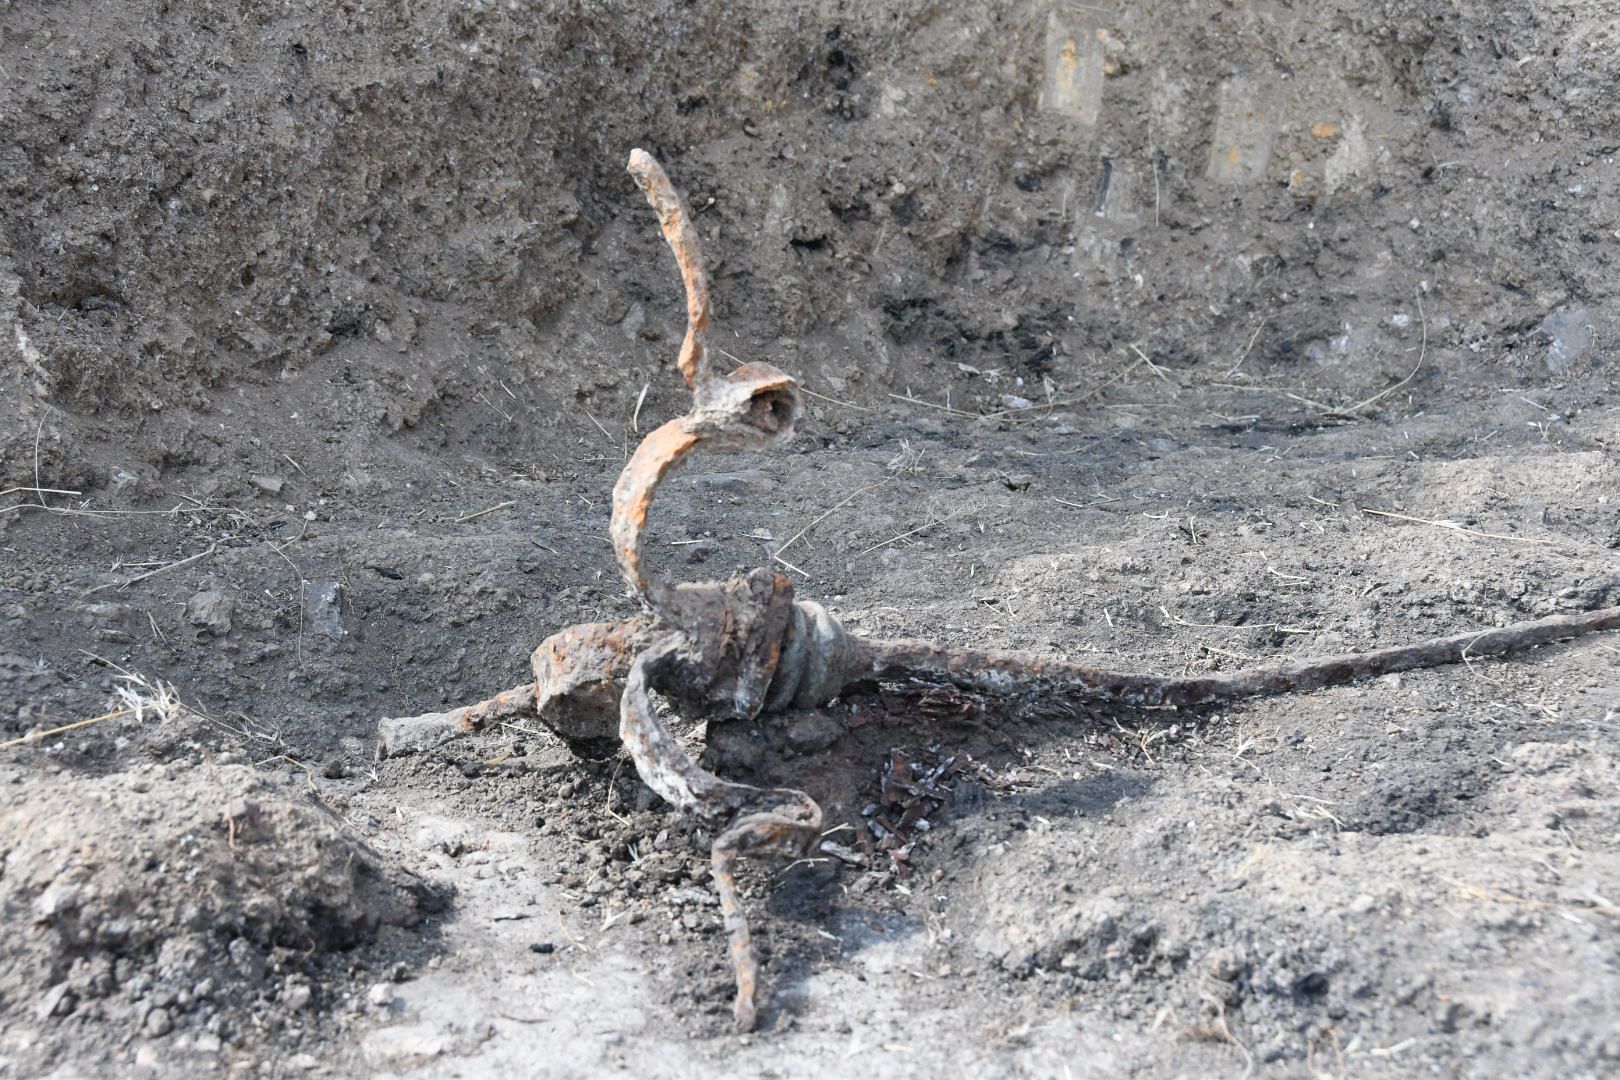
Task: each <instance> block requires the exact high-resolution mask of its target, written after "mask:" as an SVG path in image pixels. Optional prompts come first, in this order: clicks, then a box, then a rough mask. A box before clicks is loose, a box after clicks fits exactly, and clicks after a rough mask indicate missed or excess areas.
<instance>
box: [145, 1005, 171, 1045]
mask: <svg viewBox="0 0 1620 1080" xmlns="http://www.w3.org/2000/svg"><path fill="white" fill-rule="evenodd" d="M145 1028H146V1033H147V1034H148V1035H150V1036H152V1037H153V1038H160V1037H161V1036H164V1035H167V1034H168V1033H169V1032H171V1031H173V1030H174V1017H172V1016H170V1015H169V1010H168V1009H153V1010H152V1011H151V1012H149V1013H147V1014H146V1024H145Z"/></svg>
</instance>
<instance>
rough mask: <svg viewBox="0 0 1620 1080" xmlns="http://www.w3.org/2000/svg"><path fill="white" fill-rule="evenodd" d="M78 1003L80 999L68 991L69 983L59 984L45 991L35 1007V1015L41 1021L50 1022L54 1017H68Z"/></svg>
mask: <svg viewBox="0 0 1620 1080" xmlns="http://www.w3.org/2000/svg"><path fill="white" fill-rule="evenodd" d="M78 1003H79V999H78V997H77V996H76V995H75V994H74V993H73V991H72V990H70V989H68V984H67V983H65V982H63V983H57V984H56V985H55V986H53V987H51V988H50V989H49V990H47V991H45V993H44V994H43V995H42V996H41V997H40V999H39V1001H38V1002H37V1003H36V1004H35V1005H34V1015H35V1016H37V1017H39V1019H41V1020H49V1019H50V1018H51V1017H53V1016H66V1015H68V1014H69V1013H71V1012H72V1011H73V1008H74V1006H75V1005H77V1004H78Z"/></svg>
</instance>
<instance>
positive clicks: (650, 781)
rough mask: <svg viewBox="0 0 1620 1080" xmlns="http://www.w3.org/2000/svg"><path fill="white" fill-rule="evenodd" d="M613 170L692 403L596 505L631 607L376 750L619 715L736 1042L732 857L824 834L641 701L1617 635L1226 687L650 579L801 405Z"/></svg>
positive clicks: (1031, 690) (742, 1018) (660, 181)
mask: <svg viewBox="0 0 1620 1080" xmlns="http://www.w3.org/2000/svg"><path fill="white" fill-rule="evenodd" d="M629 170H630V172H631V174H632V175H633V176H634V177H635V179H636V180H637V182H638V183H639V184H640V185H641V187H642V189H643V190H644V191H645V193H646V195H647V199H648V202H649V203H650V204H651V205H652V207H653V209H654V210H655V211H656V212H657V213H658V216H659V224H660V227H661V228H662V230H663V234H664V238H665V240H666V241H667V242H668V243H669V246H670V248H671V250H672V251H673V252H674V254H675V258H676V262H677V263H678V264H679V266H680V270H681V277H682V280H683V282H684V285H685V290H686V297H687V317H688V325H687V331H686V337H685V340H684V342H683V344H682V346H681V351H680V356H679V361H678V366H679V370H680V372H681V377H682V378H683V379H684V380H685V382H686V385H687V386H688V387H689V388H690V389H691V391H692V398H693V402H692V408H691V410H690V411H689V412H688V413H686V414H685V415H684V416H681V417H678V418H676V419H674V420H671V421H669V422H668V423H666V424H664V425H663V426H662V427H660V428H658V429H657V430H655V431H653V432H652V433H651V434H649V435H648V436H647V437H646V438H645V439H643V440H642V442H641V444H640V446H639V447H638V448H637V449H636V452H635V454H634V455H633V456H632V458H631V459H630V462H629V463H628V465H626V467H625V469H624V471H623V472H622V474H621V475H620V477H619V481H618V484H617V485H616V487H615V489H614V493H613V518H612V538H613V544H614V552H615V556H616V558H617V561H618V566H619V570H620V573H621V575H622V576H623V577H624V579H625V581H626V582H627V583H628V584H629V586H630V588H631V590H632V591H633V592H634V593H635V594H636V596H637V597H639V599H640V600H641V602H642V605H643V606H644V607H645V609H646V613H645V614H644V615H642V616H640V617H638V618H636V619H633V620H626V621H623V622H618V623H592V624H584V625H579V626H573V627H569V628H568V629H565V630H563V631H561V632H559V633H557V634H554V635H553V636H552V637H550V638H549V639H547V640H546V641H545V642H544V643H542V644H541V646H540V647H539V648H538V649H536V650H535V653H534V656H533V665H534V672H535V681H534V682H533V683H530V684H525V685H523V686H520V687H516V688H513V689H511V690H508V691H506V692H504V693H502V694H500V695H497V696H496V697H494V698H491V699H489V700H487V701H484V702H480V703H479V704H476V705H472V706H468V707H465V708H461V709H456V710H452V711H450V712H445V713H432V714H427V715H423V716H414V717H404V718H390V719H385V720H383V721H382V722H381V724H380V725H379V747H378V752H379V755H380V756H384V757H387V756H393V755H397V754H401V753H408V752H411V751H415V750H422V749H426V748H429V747H431V746H433V745H436V744H437V743H439V742H442V741H443V740H444V739H446V738H449V737H452V736H454V735H457V734H461V733H465V732H474V731H479V730H482V729H484V728H485V727H487V726H489V725H491V724H493V723H495V722H498V721H500V720H503V719H508V718H512V717H516V716H531V715H538V717H539V718H540V720H541V721H542V722H543V723H545V724H546V725H547V726H548V727H549V728H550V729H551V730H552V731H553V732H555V733H556V734H558V735H559V736H561V737H562V738H563V739H564V740H565V741H567V742H568V743H569V744H570V745H571V746H575V747H577V748H585V747H589V746H590V745H591V744H595V743H601V742H604V741H609V740H611V739H613V738H614V737H615V732H614V730H613V727H612V723H611V720H610V719H609V718H610V717H611V716H612V714H613V708H614V703H615V702H617V707H618V716H619V725H618V729H617V732H616V736H617V738H618V739H619V740H620V741H622V742H623V744H624V746H625V748H626V749H627V750H628V751H629V753H630V756H631V758H632V760H633V761H634V762H635V765H636V769H637V771H638V773H639V774H640V776H641V778H642V780H643V781H644V782H645V783H646V784H647V786H648V787H650V788H651V789H652V790H653V791H655V792H657V793H658V794H659V795H661V796H662V797H664V798H665V799H666V800H668V801H669V802H670V803H672V804H674V805H675V806H677V807H679V808H680V809H682V810H684V811H686V812H688V813H691V814H694V815H696V816H697V817H699V818H701V819H702V820H703V821H704V822H706V823H707V824H710V825H712V826H713V827H715V828H716V829H717V835H716V838H715V840H714V843H713V847H712V860H713V874H714V880H715V885H716V888H717V891H718V893H719V897H720V905H721V911H722V915H723V917H724V921H725V926H726V931H727V934H728V936H729V938H730V958H731V965H732V969H733V971H734V974H735V977H736V984H737V994H736V1000H735V1003H734V1006H733V1017H734V1019H735V1022H736V1026H737V1028H738V1029H739V1030H742V1031H747V1030H750V1029H752V1028H753V1027H754V1025H755V1022H756V1020H757V1016H758V1001H757V997H758V992H757V983H758V972H757V965H756V962H755V958H754V954H753V948H752V944H751V940H750V936H749V928H748V922H747V920H746V918H745V917H744V915H743V912H742V908H741V905H740V902H739V899H738V895H737V889H736V884H735V880H734V875H733V872H734V866H735V863H736V859H737V857H738V856H740V855H744V854H749V855H775V856H781V857H785V858H797V857H802V856H804V855H805V854H807V853H808V852H809V851H810V850H811V849H812V848H813V847H814V846H815V844H816V842H817V840H818V838H819V837H820V835H821V826H822V812H821V808H820V806H819V805H818V804H817V803H816V802H815V800H813V799H811V798H810V796H808V795H807V794H805V793H804V792H802V791H798V790H795V789H791V788H760V787H754V786H750V785H747V784H740V783H735V782H731V781H726V780H722V779H720V778H719V777H716V776H714V775H712V774H711V773H709V772H707V771H705V770H704V769H703V768H701V767H699V766H698V765H697V764H696V763H695V762H693V761H692V760H691V759H690V758H688V757H687V756H686V754H685V753H684V752H683V751H682V749H681V748H680V745H679V744H678V743H677V742H676V741H675V739H674V738H673V736H672V735H671V734H670V733H669V731H668V730H667V729H666V728H665V726H664V724H663V723H662V721H661V720H660V719H659V717H658V714H657V713H656V712H655V710H654V708H653V705H652V700H651V694H652V693H653V692H657V693H659V694H661V695H663V696H664V697H666V698H668V699H669V700H670V701H671V702H672V703H673V704H674V705H675V706H676V708H677V710H678V711H679V712H680V713H681V714H682V715H684V716H686V717H688V718H693V719H696V718H703V719H711V720H736V719H752V718H755V717H758V716H761V715H765V714H773V713H781V712H785V711H787V710H789V709H807V708H814V707H817V706H820V705H825V704H826V703H828V702H830V701H832V700H834V699H835V698H839V697H841V696H844V695H847V694H850V693H852V692H855V691H857V690H858V689H861V688H863V687H871V686H874V685H876V684H877V683H879V682H882V681H886V682H912V683H922V684H928V685H938V684H940V683H945V684H949V685H953V686H956V687H960V688H963V689H968V690H972V691H975V692H978V693H983V694H987V695H991V696H994V697H997V698H1000V699H1004V700H1007V699H1011V700H1022V701H1033V700H1036V699H1042V698H1061V699H1066V700H1069V701H1076V702H1092V703H1117V704H1121V705H1129V706H1138V707H1141V706H1146V707H1165V706H1168V707H1174V708H1176V709H1196V708H1199V707H1202V706H1207V705H1211V704H1216V703H1220V702H1226V701H1231V700H1234V699H1238V698H1244V697H1254V696H1260V695H1269V694H1285V693H1298V692H1306V691H1311V690H1316V689H1320V688H1322V687H1326V686H1330V685H1334V684H1339V683H1345V682H1350V681H1354V680H1358V679H1365V678H1369V677H1371V676H1375V675H1383V674H1389V673H1392V672H1399V671H1408V670H1411V669H1414V668H1423V667H1433V666H1437V665H1441V664H1450V663H1456V662H1458V661H1464V660H1469V659H1473V658H1478V657H1485V656H1496V655H1501V654H1504V653H1509V652H1513V651H1516V650H1520V649H1526V648H1530V647H1532V646H1535V645H1540V644H1544V643H1547V642H1550V641H1556V640H1559V639H1563V638H1569V637H1575V636H1578V635H1581V634H1586V633H1591V632H1594V631H1599V630H1608V629H1614V628H1617V627H1620V607H1608V608H1600V609H1596V610H1591V611H1587V612H1582V613H1576V614H1565V615H1555V616H1550V617H1548V618H1543V619H1538V620H1534V621H1529V622H1521V623H1515V624H1513V625H1510V626H1507V627H1502V628H1498V629H1493V630H1487V631H1482V632H1471V633H1462V634H1456V635H1453V636H1449V637H1439V638H1432V639H1429V640H1425V641H1420V642H1418V643H1416V644H1412V645H1404V646H1395V647H1390V648H1385V649H1378V650H1374V651H1371V652H1366V653H1351V654H1342V655H1337V656H1328V657H1323V658H1320V659H1316V660H1308V661H1303V662H1299V663H1294V664H1288V665H1282V666H1277V667H1270V668H1250V669H1245V670H1242V671H1238V672H1234V673H1231V674H1226V675H1213V676H1207V677H1167V676H1157V675H1143V674H1132V673H1126V672H1116V671H1110V670H1106V669H1101V668H1093V667H1087V666H1083V665H1079V664H1075V663H1072V662H1069V661H1066V660H1061V659H1055V658H1050V657H1044V656H1039V655H1035V654H1031V653H1019V652H1004V651H987V650H975V649H966V648H958V647H954V646H949V645H939V644H935V643H931V642H924V641H909V640H887V641H886V640H876V639H862V638H855V637H852V636H851V635H849V634H848V633H847V632H846V631H845V630H844V628H843V627H842V626H841V625H840V623H839V622H838V620H837V619H835V618H834V617H833V616H832V615H831V614H830V613H829V612H828V611H827V610H826V609H825V608H824V607H822V606H821V605H820V604H817V603H815V602H813V601H806V600H795V599H794V597H793V586H792V583H791V581H790V580H789V578H788V577H787V576H786V575H783V574H778V573H773V572H771V571H769V570H764V569H759V570H754V571H752V572H750V573H748V574H742V575H737V576H734V577H733V578H731V579H730V580H728V581H725V582H700V583H682V584H675V585H671V584H669V583H666V582H663V581H660V580H658V579H657V578H656V577H653V576H652V575H651V574H650V573H649V571H648V569H647V567H646V566H645V565H644V563H643V560H642V546H643V531H644V529H645V526H646V522H647V515H648V512H649V510H650V508H651V505H652V500H653V497H654V495H655V493H656V491H657V489H658V485H659V484H660V483H661V482H662V481H663V480H664V479H665V478H666V477H667V476H668V475H669V473H670V472H671V471H672V470H673V469H674V468H675V467H676V466H677V465H679V464H680V463H681V462H682V461H684V460H685V459H686V458H687V457H688V456H690V455H691V454H692V453H693V452H694V451H696V450H699V449H733V450H734V449H742V448H766V447H773V446H780V445H783V444H784V443H786V442H787V441H788V440H790V439H791V438H792V437H793V436H794V434H795V433H796V430H797V427H798V423H799V420H800V415H801V412H802V398H801V396H800V395H801V390H800V388H799V385H798V383H797V382H796V381H795V380H794V379H793V378H792V377H791V376H789V375H787V374H785V373H784V372H782V371H780V370H778V369H777V368H775V367H773V366H771V365H769V364H763V363H750V364H744V365H742V366H741V367H739V368H738V369H737V370H735V371H733V372H732V373H730V374H729V375H726V376H723V377H722V376H717V375H715V374H714V373H713V371H712V370H711V367H710V364H709V361H708V354H707V345H706V341H705V335H706V332H707V329H708V324H709V289H708V281H707V277H706V274H705V271H704V266H703V258H702V251H701V246H700V244H699V241H698V237H697V233H696V231H695V229H694V228H693V226H692V223H691V219H690V215H689V214H688V212H687V210H686V207H685V204H684V203H683V201H682V199H681V197H680V195H679V194H678V193H677V192H676V191H675V189H674V188H673V187H672V185H671V184H670V182H669V180H668V178H667V177H666V176H665V174H664V171H663V169H662V168H661V167H660V166H659V165H658V163H657V162H656V161H655V160H654V159H653V158H652V157H651V156H650V155H648V154H646V153H645V152H643V151H641V150H635V151H632V152H631V155H630V163H629ZM1144 359H1145V357H1144ZM1369 400H1372V399H1369ZM1363 404H1365V403H1363ZM1359 407H1360V406H1356V408H1359ZM486 512H487V511H486ZM790 542H791V541H790ZM784 547H785V545H784ZM910 769H911V766H910V765H909V764H908V765H906V767H905V769H904V770H902V771H903V772H905V773H906V774H907V776H909V773H910ZM892 771H893V766H892V763H891V773H892Z"/></svg>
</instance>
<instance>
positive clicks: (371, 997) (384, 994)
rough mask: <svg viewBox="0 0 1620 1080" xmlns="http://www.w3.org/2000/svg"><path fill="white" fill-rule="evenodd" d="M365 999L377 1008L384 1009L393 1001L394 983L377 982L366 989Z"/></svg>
mask: <svg viewBox="0 0 1620 1080" xmlns="http://www.w3.org/2000/svg"><path fill="white" fill-rule="evenodd" d="M366 1000H367V1001H368V1002H370V1003H371V1004H373V1005H375V1006H377V1007H378V1008H379V1009H386V1008H387V1007H388V1006H390V1005H392V1004H393V1003H394V984H393V983H378V984H377V985H375V986H373V987H372V988H371V989H370V990H368V991H366Z"/></svg>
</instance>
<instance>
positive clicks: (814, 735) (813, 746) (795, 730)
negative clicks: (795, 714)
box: [787, 712, 844, 754]
mask: <svg viewBox="0 0 1620 1080" xmlns="http://www.w3.org/2000/svg"><path fill="white" fill-rule="evenodd" d="M843 733H844V725H842V724H840V723H839V722H838V721H837V720H835V719H834V718H833V717H831V716H828V715H826V714H825V713H819V712H815V713H809V714H807V715H805V716H802V717H800V718H799V719H798V720H795V721H794V722H793V723H792V725H791V726H789V728H788V730H787V740H788V745H789V746H791V747H793V749H794V750H796V751H798V752H799V753H801V754H813V753H816V752H817V751H819V750H825V749H827V747H829V746H831V745H832V744H833V743H835V742H837V741H838V739H839V737H840V736H841V735H843Z"/></svg>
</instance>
